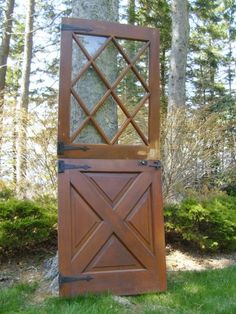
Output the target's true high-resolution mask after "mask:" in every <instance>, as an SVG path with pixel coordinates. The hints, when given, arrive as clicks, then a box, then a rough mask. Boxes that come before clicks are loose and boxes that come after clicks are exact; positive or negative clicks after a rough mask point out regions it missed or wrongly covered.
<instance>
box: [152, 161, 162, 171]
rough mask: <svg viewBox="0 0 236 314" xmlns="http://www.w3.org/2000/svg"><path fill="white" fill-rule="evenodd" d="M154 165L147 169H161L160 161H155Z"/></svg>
mask: <svg viewBox="0 0 236 314" xmlns="http://www.w3.org/2000/svg"><path fill="white" fill-rule="evenodd" d="M153 163H154V165H149V167H154V168H156V169H160V168H161V161H160V160H155V161H154V162H153Z"/></svg>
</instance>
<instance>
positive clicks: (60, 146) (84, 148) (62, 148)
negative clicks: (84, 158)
mask: <svg viewBox="0 0 236 314" xmlns="http://www.w3.org/2000/svg"><path fill="white" fill-rule="evenodd" d="M65 150H81V151H83V152H86V151H87V150H89V148H88V147H87V146H72V145H65V144H64V143H63V142H58V143H57V154H58V155H63V154H64V152H65Z"/></svg>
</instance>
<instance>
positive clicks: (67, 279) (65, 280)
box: [58, 274, 94, 285]
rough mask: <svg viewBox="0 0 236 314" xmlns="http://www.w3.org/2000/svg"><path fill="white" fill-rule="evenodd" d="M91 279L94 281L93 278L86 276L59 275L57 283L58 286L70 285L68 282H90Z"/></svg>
mask: <svg viewBox="0 0 236 314" xmlns="http://www.w3.org/2000/svg"><path fill="white" fill-rule="evenodd" d="M92 279H94V277H92V276H90V275H86V276H63V275H61V274H59V277H58V282H59V285H63V284H64V283H70V282H75V281H90V280H92Z"/></svg>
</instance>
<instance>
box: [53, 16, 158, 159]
mask: <svg viewBox="0 0 236 314" xmlns="http://www.w3.org/2000/svg"><path fill="white" fill-rule="evenodd" d="M62 23H63V24H64V25H69V26H74V27H75V30H62V35H61V64H60V90H59V124H58V141H59V142H63V143H64V144H65V145H70V146H72V147H76V146H80V143H75V138H76V137H77V136H78V135H79V134H80V132H81V131H82V130H83V128H84V127H85V126H86V124H87V123H89V121H91V123H92V124H93V126H94V127H95V128H96V130H97V132H98V134H99V136H101V138H102V140H103V141H104V143H102V144H92V143H85V145H86V147H87V148H88V150H86V151H81V150H73V149H71V150H66V151H64V153H63V154H62V155H59V157H62V158H91V159H93V158H95V159H103V158H110V159H117V158H118V159H119V158H124V159H150V160H155V159H159V157H160V153H159V151H160V149H159V128H160V127H159V120H160V118H159V111H160V101H159V95H160V90H159V85H160V82H159V59H158V55H159V32H158V30H157V29H154V28H144V27H137V26H131V25H122V24H117V23H109V22H100V21H99V22H98V21H91V20H84V19H68V18H63V20H62ZM76 27H78V29H77V30H76ZM77 34H81V35H90V36H91V35H94V36H106V37H107V41H106V42H105V43H104V45H103V46H102V47H101V48H100V49H98V51H97V53H96V54H95V55H94V56H91V55H89V54H88V52H87V51H86V49H84V47H83V44H82V43H81V41H80V40H79V39H78V37H77V36H76V35H77ZM119 39H129V40H139V41H143V42H144V46H143V49H141V50H140V51H139V53H137V55H136V56H135V57H134V58H133V59H132V60H131V59H130V58H129V56H128V54H127V53H126V52H125V51H124V49H122V46H121V45H120V44H119V43H118V40H119ZM72 41H74V42H76V43H77V45H78V46H79V47H80V49H81V51H82V52H83V53H84V55H85V56H86V58H87V60H88V62H87V64H85V65H84V68H83V69H82V70H81V72H80V73H79V74H78V76H77V77H76V78H75V79H74V80H72V79H71V73H72V70H73V69H72ZM109 41H110V42H112V43H113V44H114V45H115V47H116V49H117V51H118V52H119V53H120V54H121V55H122V57H123V58H124V60H125V61H126V62H127V66H126V67H125V68H124V69H123V71H121V73H120V75H119V76H118V78H117V79H116V80H115V82H113V83H112V84H111V83H110V82H108V80H107V78H106V77H105V76H104V75H103V73H102V71H101V69H99V67H98V66H97V64H96V58H97V57H98V56H99V54H100V53H102V51H103V50H104V49H106V47H107V44H108V42H109ZM147 47H148V49H149V77H148V83H146V82H145V80H144V78H143V77H142V75H141V74H140V73H139V71H138V70H137V68H136V66H135V62H136V61H137V59H138V58H139V57H140V55H141V54H142V52H143V51H144V50H145V49H146V48H147ZM89 66H92V68H93V69H94V70H95V72H96V75H98V77H99V79H100V80H101V81H102V83H103V84H104V86H106V89H107V91H106V93H105V94H104V96H103V97H102V98H101V99H100V101H99V102H98V103H97V104H96V105H95V107H94V109H93V110H92V111H89V110H88V109H87V108H86V104H85V103H84V102H83V100H82V99H81V98H80V96H79V95H78V94H76V93H75V90H74V88H73V86H74V84H75V82H76V81H78V80H79V79H80V78H81V76H82V75H83V74H84V73H85V72H86V71H87V69H88V67H89ZM129 70H130V71H132V73H133V74H134V75H135V77H136V78H137V80H138V81H139V82H140V83H141V85H142V86H143V88H144V90H145V91H146V95H145V97H144V98H143V99H142V100H141V101H140V103H138V104H137V108H136V111H135V112H133V113H132V114H131V113H130V112H129V110H128V109H127V106H126V104H125V103H124V102H123V101H122V100H121V99H120V97H118V96H117V93H116V91H115V89H116V87H117V85H118V84H119V83H120V82H121V80H122V78H123V77H125V75H126V74H127V72H128V71H129ZM71 95H73V96H74V98H75V99H76V101H77V102H78V104H79V105H80V107H81V108H82V110H83V111H84V112H85V114H86V116H87V118H86V119H85V120H84V121H83V123H82V125H81V126H80V127H79V128H78V129H77V131H76V132H75V133H74V134H72V135H71V134H70V101H71ZM109 95H112V97H113V98H114V100H115V101H116V103H117V106H119V108H120V109H121V110H122V112H123V113H124V114H125V116H126V121H125V123H124V124H123V125H122V126H121V127H120V129H119V131H118V132H117V134H116V135H115V136H114V138H112V139H111V140H110V139H109V138H108V137H107V135H106V134H105V133H104V131H103V129H102V127H101V125H99V123H97V121H96V119H95V114H96V112H97V111H98V110H99V109H100V108H101V107H102V106H103V104H104V103H105V101H106V100H107V99H108V97H109ZM146 100H149V117H148V120H149V121H148V138H146V136H145V135H144V134H143V132H142V130H141V126H140V125H139V124H138V123H137V122H136V121H135V117H136V116H137V114H138V112H139V110H141V109H142V108H143V106H144V102H145V101H146ZM128 125H131V126H132V128H134V130H135V132H136V133H137V135H138V136H139V137H140V139H141V141H142V142H143V144H141V145H134V144H132V143H131V144H128V145H121V144H118V142H117V141H118V139H119V136H121V135H122V133H124V132H125V130H126V128H127V126H128Z"/></svg>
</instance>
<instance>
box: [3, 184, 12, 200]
mask: <svg viewBox="0 0 236 314" xmlns="http://www.w3.org/2000/svg"><path fill="white" fill-rule="evenodd" d="M11 197H14V191H13V189H11V188H10V187H9V186H7V184H6V183H5V182H4V181H2V180H0V200H7V199H9V198H11Z"/></svg>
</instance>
